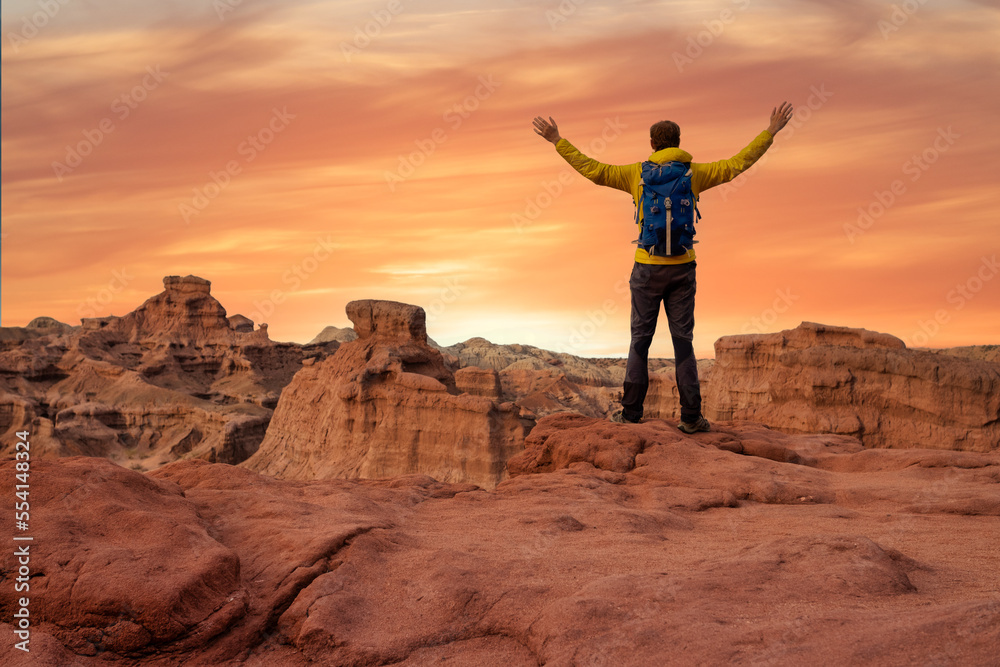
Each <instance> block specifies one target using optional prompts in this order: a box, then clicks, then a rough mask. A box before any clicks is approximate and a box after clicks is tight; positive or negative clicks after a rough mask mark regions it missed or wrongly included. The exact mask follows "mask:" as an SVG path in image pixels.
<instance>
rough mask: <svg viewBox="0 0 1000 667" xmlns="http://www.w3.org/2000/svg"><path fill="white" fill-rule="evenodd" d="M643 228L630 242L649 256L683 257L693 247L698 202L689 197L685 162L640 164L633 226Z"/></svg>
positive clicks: (688, 173)
mask: <svg viewBox="0 0 1000 667" xmlns="http://www.w3.org/2000/svg"><path fill="white" fill-rule="evenodd" d="M640 211H641V212H642V225H641V226H640V227H639V238H638V239H636V240H635V241H633V243H635V244H638V245H639V246H640V247H642V248H644V249H645V250H646V251H647V252H648V253H649V254H650V255H659V256H661V257H665V256H667V255H682V254H684V253H686V252H687V251H688V250H689V249H691V248H692V247H694V244H695V243H697V241H695V240H694V234H695V231H694V223H695V219H696V216H697V218H701V213H699V212H698V206H697V198H696V197H695V196H694V195H693V194H692V193H691V165H690V164H689V163H687V162H666V163H664V164H657V163H656V162H650V161H648V160H647V161H646V162H643V163H642V198H641V199H640V200H639V204H638V205H637V206H636V207H635V222H636V224H639V212H640Z"/></svg>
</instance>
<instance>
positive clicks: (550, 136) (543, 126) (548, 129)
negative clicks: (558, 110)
mask: <svg viewBox="0 0 1000 667" xmlns="http://www.w3.org/2000/svg"><path fill="white" fill-rule="evenodd" d="M534 125H535V134H537V135H539V136H540V137H542V138H543V139H545V141H551V142H552V143H554V144H555V143H558V142H559V140H560V139H562V137H560V136H559V127H558V126H557V125H556V122H555V121H554V120H552V116H549V119H548V120H545V119H544V118H542V117H541V116H535V120H534Z"/></svg>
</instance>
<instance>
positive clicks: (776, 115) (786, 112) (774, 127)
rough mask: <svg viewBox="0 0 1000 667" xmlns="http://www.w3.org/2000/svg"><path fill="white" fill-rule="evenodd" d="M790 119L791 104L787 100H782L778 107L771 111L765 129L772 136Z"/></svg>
mask: <svg viewBox="0 0 1000 667" xmlns="http://www.w3.org/2000/svg"><path fill="white" fill-rule="evenodd" d="M791 119H792V105H791V104H789V103H788V102H782V103H781V106H780V107H777V108H776V109H773V110H772V111H771V124H770V125H768V126H767V131H768V132H770V133H771V136H772V137H773V136H774V135H776V134H777V133H778V131H779V130H781V128H783V127H784V126H785V125H788V121H789V120H791Z"/></svg>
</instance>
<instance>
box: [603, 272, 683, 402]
mask: <svg viewBox="0 0 1000 667" xmlns="http://www.w3.org/2000/svg"><path fill="white" fill-rule="evenodd" d="M695 286H696V285H695V262H688V263H687V264H662V265H661V264H640V263H639V262H636V263H635V266H634V267H632V277H631V278H630V279H629V287H631V291H632V343H631V345H629V348H628V365H627V366H626V367H625V387H624V389H625V391H624V395H623V396H622V414H623V416H624V417H625V418H626V419H630V420H633V421H638V420H639V419H641V418H642V404H643V402H644V401H645V400H646V391H647V390H648V389H649V346H650V344H651V343H652V342H653V334H654V333H655V332H656V319H657V317H658V316H659V314H660V302H661V301H662V302H663V309H664V310H665V311H666V313H667V325H668V326H669V327H670V338H671V339H672V340H673V343H674V362H675V365H676V374H677V391H678V394H680V400H681V419H682V420H684V421H686V422H694V421H697V420H698V417H699V416H701V388H700V387H699V385H698V363H697V361H696V360H695V358H694V346H693V344H692V340H693V338H694V293H695Z"/></svg>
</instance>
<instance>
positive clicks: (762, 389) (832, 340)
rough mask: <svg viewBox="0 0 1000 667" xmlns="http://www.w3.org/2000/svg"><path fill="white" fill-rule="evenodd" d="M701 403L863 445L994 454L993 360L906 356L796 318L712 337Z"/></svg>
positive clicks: (719, 413) (996, 368) (998, 411)
mask: <svg viewBox="0 0 1000 667" xmlns="http://www.w3.org/2000/svg"><path fill="white" fill-rule="evenodd" d="M705 405H706V412H707V414H708V416H709V418H710V419H721V420H729V419H749V420H754V421H758V422H762V423H764V424H767V425H769V426H772V427H775V428H780V429H782V430H785V431H790V432H797V433H840V434H847V435H853V436H856V437H857V438H858V439H859V440H860V441H861V442H862V443H863V444H864V445H865V446H866V447H925V448H939V449H959V450H969V451H980V452H982V451H990V450H996V449H998V448H1000V364H996V363H992V362H989V361H986V360H978V359H971V358H964V357H960V356H955V355H951V354H933V353H931V352H927V351H920V350H908V349H906V347H905V345H904V344H903V342H902V341H901V340H899V339H898V338H895V337H893V336H890V335H888V334H880V333H875V332H872V331H867V330H865V329H850V328H847V327H832V326H826V325H822V324H814V323H811V322H803V323H802V324H801V325H800V326H799V327H798V328H796V329H792V330H788V331H782V332H780V333H775V334H752V335H745V336H725V337H723V338H720V339H719V340H718V341H717V342H716V343H715V364H714V366H713V368H712V376H711V382H710V383H709V384H708V387H707V391H705Z"/></svg>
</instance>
